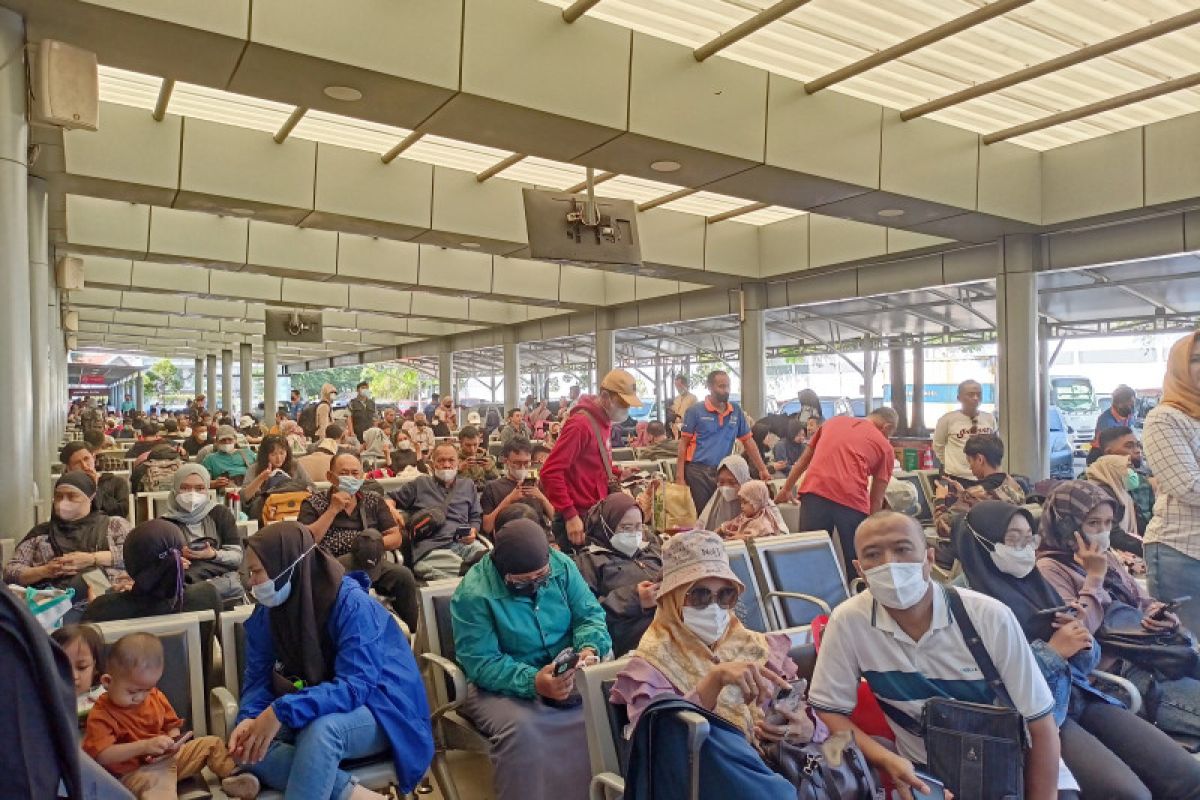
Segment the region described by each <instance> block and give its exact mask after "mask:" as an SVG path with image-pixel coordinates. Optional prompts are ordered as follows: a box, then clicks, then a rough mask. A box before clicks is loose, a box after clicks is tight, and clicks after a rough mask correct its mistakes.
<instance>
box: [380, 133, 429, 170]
mask: <svg viewBox="0 0 1200 800" xmlns="http://www.w3.org/2000/svg"><path fill="white" fill-rule="evenodd" d="M424 135H425V134H424V133H423V132H421V131H413V132H412V133H410V134H409V135H408V136H405V137H404V138H403V139H402V140H401V141H400V143H399V144H398V145H396V146H395V147H393V148H392V149H391V150H388V151H387V152H386V153H384V154H383V155H381V156H380V157H379V160H380V161H382V162H383V163H385V164H390V163H392V162H393V161H395V160H396V157H397V156H399V155H400V154H401V153H403V152H404V151H405V150H407V149H408V148H410V147H412V146H413V145H414V144H416V143H417V142H419V141H421V137H422V136H424Z"/></svg>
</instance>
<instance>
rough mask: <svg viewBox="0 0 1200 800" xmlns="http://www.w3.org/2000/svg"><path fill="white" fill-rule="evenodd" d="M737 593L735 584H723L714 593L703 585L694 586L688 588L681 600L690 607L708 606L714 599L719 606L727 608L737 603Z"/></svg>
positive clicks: (738, 593)
mask: <svg viewBox="0 0 1200 800" xmlns="http://www.w3.org/2000/svg"><path fill="white" fill-rule="evenodd" d="M739 595H740V592H738V590H737V587H736V586H725V587H723V588H721V589H718V590H717V591H716V592H715V593H714V592H713V591H712V590H711V589H706V588H705V587H703V586H696V587H693V588H691V589H689V590H688V593H687V594H686V595H684V598H683V602H684V604H685V605H687V606H690V607H691V608H708V607H709V606H711V605H712V604H713V602H714V601H715V602H716V604H717V605H719V606H720V607H721V608H725V609H729V608H733V607H734V606H735V605H737V601H738V597H739Z"/></svg>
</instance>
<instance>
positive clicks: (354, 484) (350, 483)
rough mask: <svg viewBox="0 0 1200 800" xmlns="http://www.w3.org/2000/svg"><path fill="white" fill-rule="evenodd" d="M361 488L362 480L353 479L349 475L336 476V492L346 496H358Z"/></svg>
mask: <svg viewBox="0 0 1200 800" xmlns="http://www.w3.org/2000/svg"><path fill="white" fill-rule="evenodd" d="M362 487H363V479H362V478H353V477H351V476H349V475H339V476H338V491H339V492H345V493H347V494H358V492H359V490H360V489H362Z"/></svg>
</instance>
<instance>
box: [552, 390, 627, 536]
mask: <svg viewBox="0 0 1200 800" xmlns="http://www.w3.org/2000/svg"><path fill="white" fill-rule="evenodd" d="M641 405H642V401H641V400H639V399H638V396H637V384H636V383H635V381H634V380H633V376H632V375H630V374H629V373H628V372H626V371H625V370H623V369H614V370H613V371H612V372H610V373H608V374H607V375H605V376H604V380H602V381H600V391H599V392H598V393H597V394H596V395H594V396H593V395H584V396H582V397H580V398H579V402H577V403H576V404H575V405H574V406H573V407H572V408H571V414H570V416H569V417H567V421H566V422H565V423H563V426H562V432H561V433H559V435H558V439H557V440H556V441H555V442H554V449H552V450H551V451H550V455H549V456H548V457H547V458H546V463H545V464H544V465H543V466H542V470H541V481H542V491H543V493H544V494H545V495H546V498H547V499H548V500H549V501H550V504H551V505H553V506H554V511H555V513H554V521H553V522H552V523H551V526H550V529H551V530H552V531H553V532H554V539H555V541H556V542H557V543H558V545H559V547H561V548H562V549H563V550H566V551H568V552H569V551H571V550H572V549H573V547H574V546H578V545H582V544H583V543H584V540H585V538H586V537H585V534H584V530H583V515H584V514H587V512H588V509H590V508H591V507H592V506H594V505H595V504H596V503H599V502H600V501H601V500H603V499H604V498H605V497H608V494H609V491H608V486H609V482H610V481H611V480H613V479H615V478H617V477H619V475H620V473H619V471H618V470H614V469H613V467H612V446H611V444H610V437H611V434H612V426H613V425H614V424H616V425H620V424H621V423H622V422H624V421H625V420H627V419H629V409H630V408H631V407H635V408H636V407H640V406H641Z"/></svg>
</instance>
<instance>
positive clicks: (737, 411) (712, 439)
mask: <svg viewBox="0 0 1200 800" xmlns="http://www.w3.org/2000/svg"><path fill="white" fill-rule="evenodd" d="M707 384H708V397H706V398H705V399H704V402H703V403H695V404H693V405H692V406H691V407H690V408H689V409H688V410H687V413H686V414H684V415H683V429H682V430H681V431H680V434H679V447H678V450H677V452H676V454H675V458H676V460H675V482H676V483H678V484H680V485H681V486H682V485H686V486H687V487H688V488H689V489H690V490H691V492H692V502H693V503H695V504H696V508H697V509H702V508H704V507H705V506H706V505H708V501H709V500H710V499H711V498H712V496H713V492H715V491H716V490H717V467H718V466H720V464H721V460H722V459H723V458H725V457H726V456H728V455H732V454H733V443H734V442H735V441H737V442H741V443H742V447H743V448H744V450H745V455H746V460H747V461H749V462H750V463H751V464H752V465H754V468H755V469H756V470H758V476H759V477H760V478H762V480H764V481H770V480H771V471H770V470H768V469H767V465H766V464H764V463H763V459H762V453H761V452H759V449H758V446H757V445H756V444H755V443H754V439H753V437H752V436H751V433H750V422H749V421H748V420H747V419H746V415H745V414H744V413H742V409H741V408H740V407H739V406H738V405H737V403H731V402H730V401H729V373H727V372H725V371H724V370H716V371H715V372H710V373H709V374H708V381H707Z"/></svg>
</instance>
